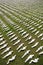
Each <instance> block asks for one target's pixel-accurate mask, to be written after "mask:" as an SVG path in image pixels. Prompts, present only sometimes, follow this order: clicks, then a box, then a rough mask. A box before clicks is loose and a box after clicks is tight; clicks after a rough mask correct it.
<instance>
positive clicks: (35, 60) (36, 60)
mask: <svg viewBox="0 0 43 65" xmlns="http://www.w3.org/2000/svg"><path fill="white" fill-rule="evenodd" d="M2 36H3V35H1V36H0V38H3V37H2ZM2 40H3V39H2ZM2 40H0V41H2ZM2 42H3V43H0V45H3V44H4V43H5V42H6V41H2ZM23 44H24V43H22V44H20V45H19V46H18V48H17V50H18V49H19V48H20V47H21V46H23ZM6 46H7V44H4V45H3V46H2V47H1V48H0V49H3V48H5V47H6ZM26 47H27V46H25V47H23V48H21V49H20V50H19V51H18V52H20V51H22V50H25V49H26ZM42 48H43V46H40V47H39V48H38V49H37V50H36V52H38V51H40V50H41V49H42ZM9 49H10V47H7V48H6V49H5V50H4V51H3V52H2V53H1V54H4V53H5V52H7V51H9ZM12 52H13V51H9V53H8V54H6V55H5V56H4V57H3V58H6V57H8V56H9V55H11V54H12ZM29 52H30V50H28V51H26V52H25V53H24V55H23V56H22V57H21V58H23V57H25V56H26V55H27V54H28V53H29ZM40 54H43V51H42V52H40V53H39V55H40ZM33 56H34V55H30V56H29V57H28V58H27V59H26V60H25V62H27V61H28V60H29V59H31V58H32V57H33ZM14 58H15V56H14ZM14 58H13V57H12V58H11V59H9V60H8V62H7V64H8V63H9V62H10V61H11V60H13V59H14ZM38 60H39V58H37V59H34V60H31V62H29V63H32V62H34V63H36V62H38Z"/></svg>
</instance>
